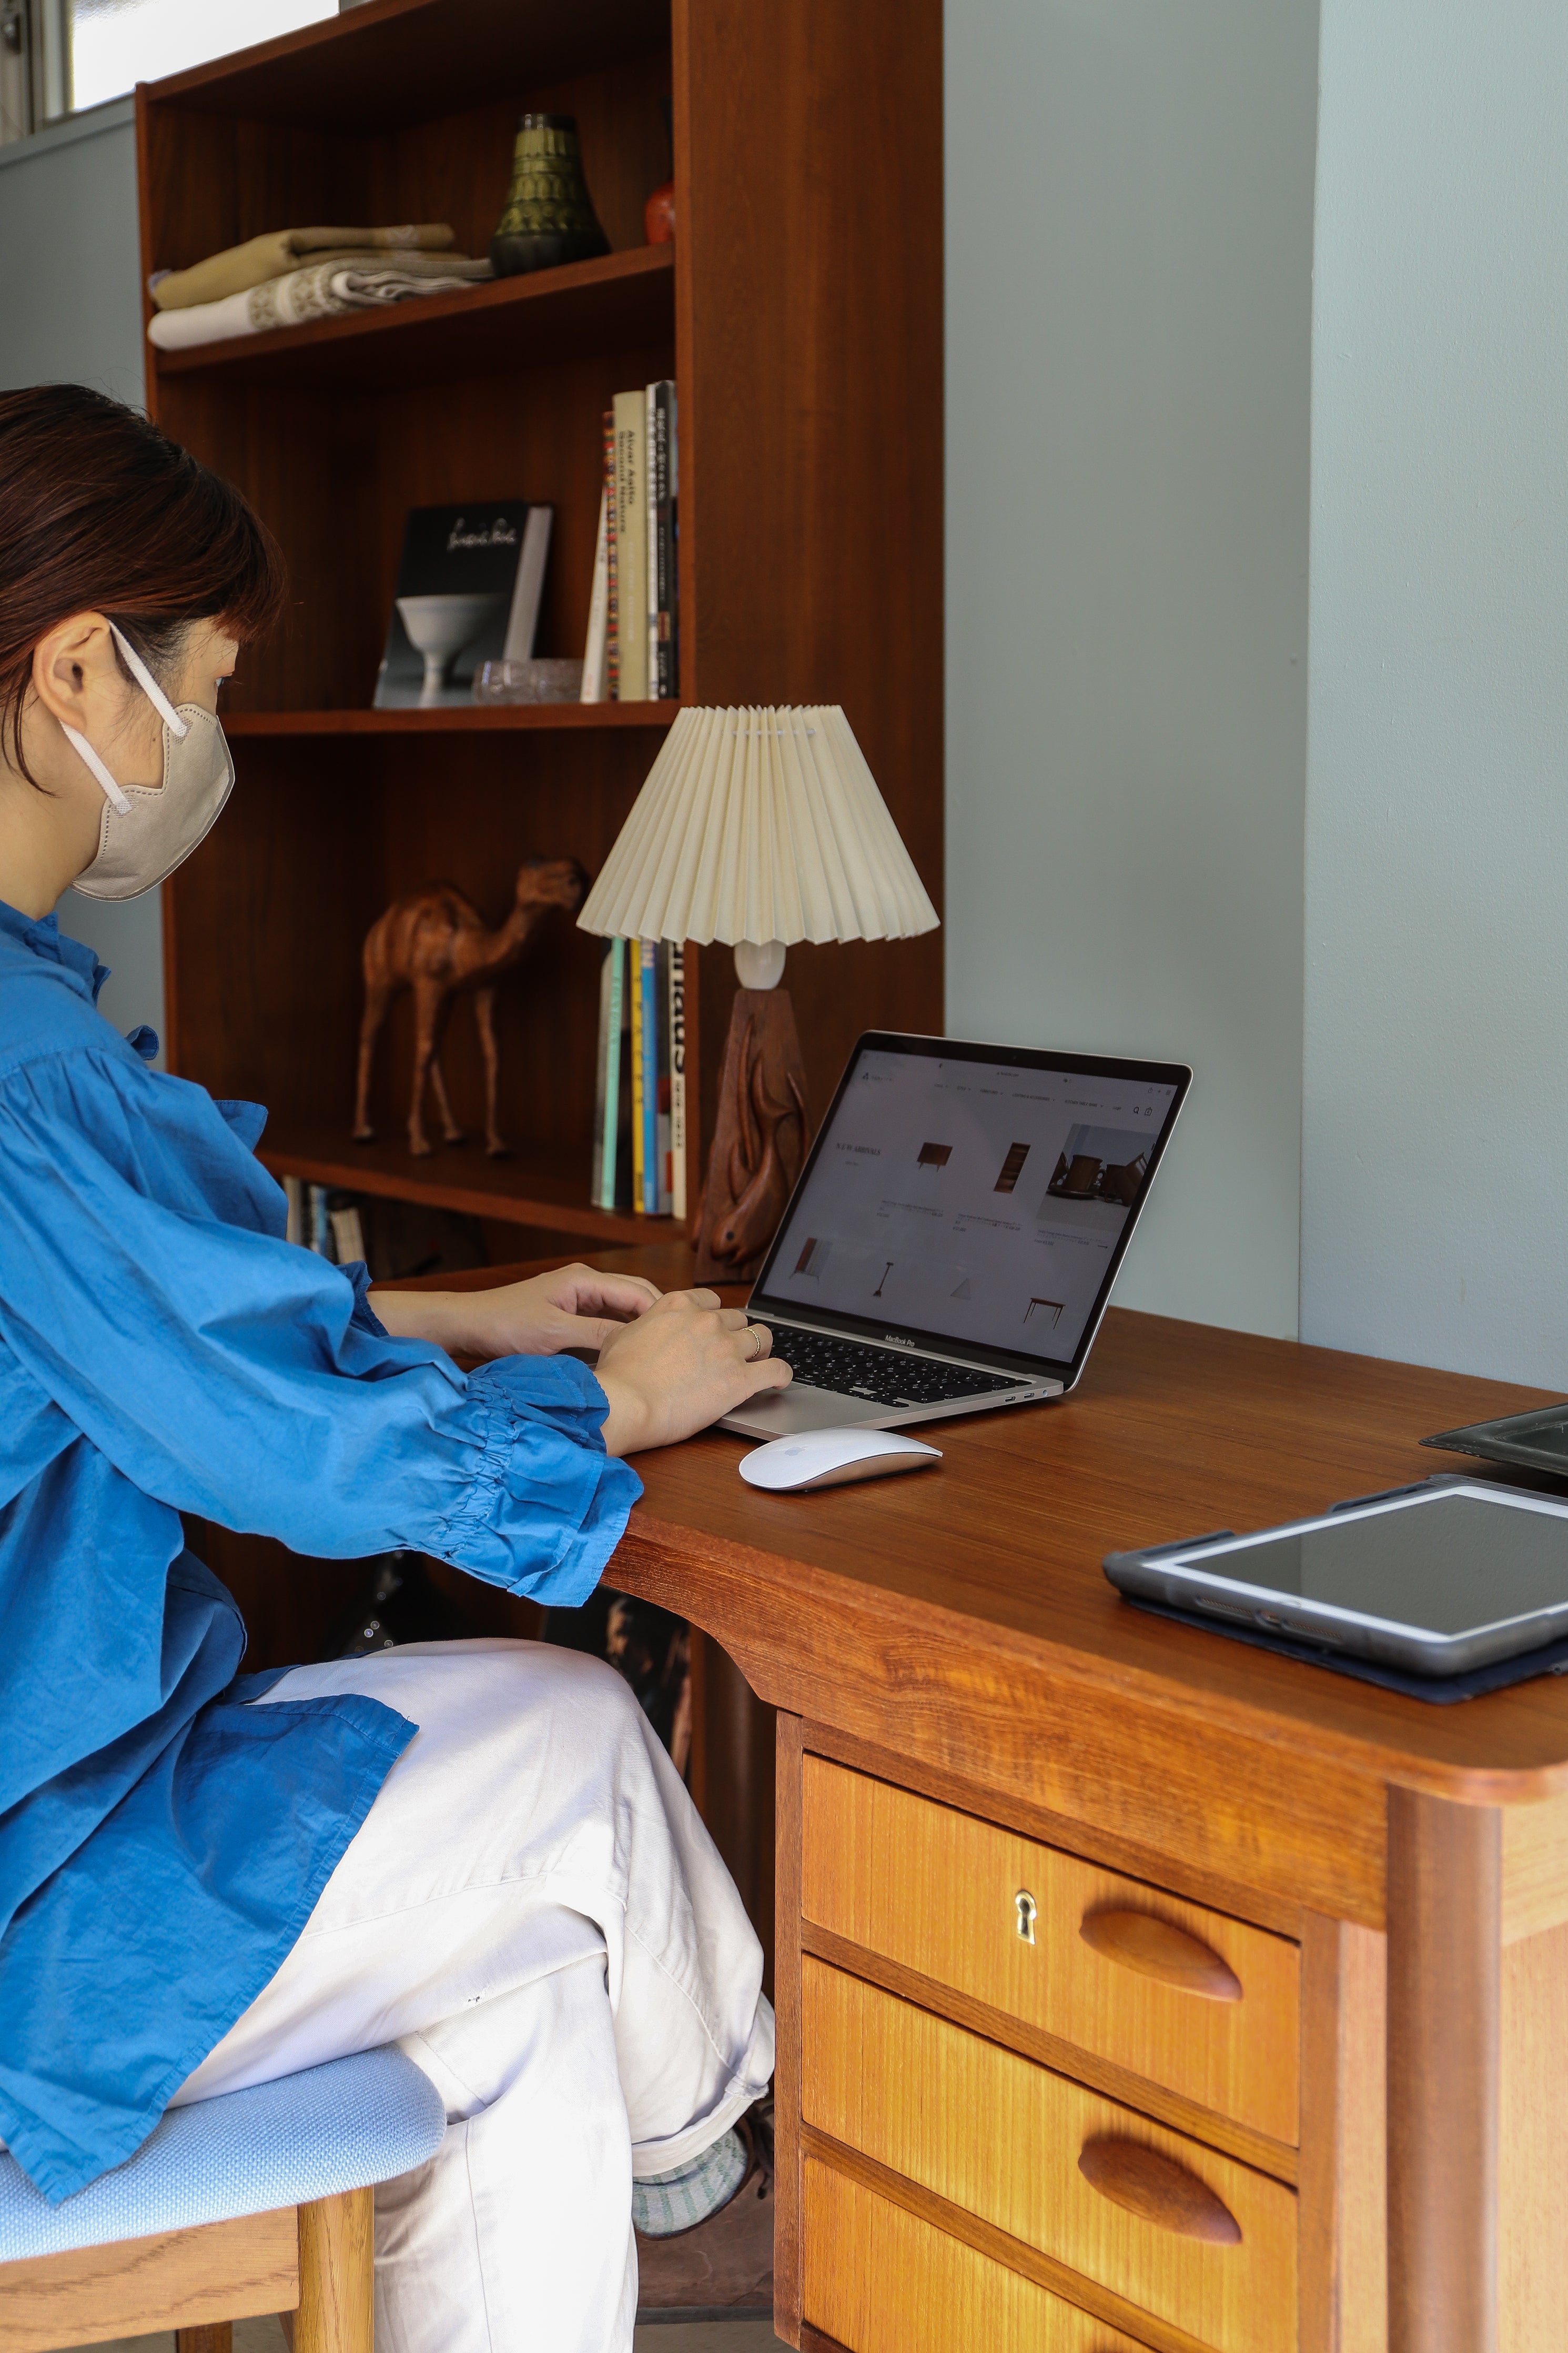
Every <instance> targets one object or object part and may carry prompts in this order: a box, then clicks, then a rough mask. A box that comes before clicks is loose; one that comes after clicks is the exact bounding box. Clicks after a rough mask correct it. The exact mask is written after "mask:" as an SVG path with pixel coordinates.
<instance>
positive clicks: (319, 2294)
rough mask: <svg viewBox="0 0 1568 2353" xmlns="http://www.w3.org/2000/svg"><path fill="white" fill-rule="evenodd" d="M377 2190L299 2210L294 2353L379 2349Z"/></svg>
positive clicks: (355, 2191) (358, 2191)
mask: <svg viewBox="0 0 1568 2353" xmlns="http://www.w3.org/2000/svg"><path fill="white" fill-rule="evenodd" d="M374 2310H375V2192H374V2189H347V2190H344V2192H343V2193H342V2196H341V2197H339V2198H322V2199H319V2200H317V2202H316V2203H315V2204H314V2205H313V2206H301V2207H300V2309H299V2311H298V2312H297V2313H296V2314H295V2316H294V2353H374V2344H375V2317H374Z"/></svg>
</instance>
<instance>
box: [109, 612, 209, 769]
mask: <svg viewBox="0 0 1568 2353" xmlns="http://www.w3.org/2000/svg"><path fill="white" fill-rule="evenodd" d="M109 631H110V636H111V637H112V638H113V639H114V642H115V644H116V645H117V646H118V647H119V648H120V650H121V653H122V654H123V655H124V657H125V667H126V668H127V670H129V671H130V672H131V675H132V678H133V679H134V680H135V681H136V683H137V685H138V686H139V687H140V688H141V689H142V693H143V694H144V695H145V696H146V698H147V700H148V702H150V703H151V704H152V706H153V710H154V711H155V712H157V714H158V716H159V718H160V719H161V720H162V721H163V724H164V726H165V727H166V728H167V729H168V730H169V732H170V733H171V734H172V735H173V736H174V737H175V739H176V740H178V738H179V737H180V736H182V735H188V734H189V733H190V732H191V726H190V722H189V720H188V719H182V718H181V716H180V714H179V712H177V711H176V710H175V709H174V704H173V703H172V702H170V701H169V698H168V696H167V695H166V694H165V693H164V691H163V688H162V687H161V686H160V685H159V683H158V681H157V680H156V679H155V678H154V677H153V673H152V671H151V670H149V669H148V667H147V665H146V663H145V662H144V661H143V660H142V657H141V655H140V654H139V653H138V652H137V650H136V649H135V647H134V646H133V645H132V642H131V640H130V638H128V637H127V636H126V635H125V632H124V631H123V629H117V628H115V626H114V624H113V622H112V621H110V625H109Z"/></svg>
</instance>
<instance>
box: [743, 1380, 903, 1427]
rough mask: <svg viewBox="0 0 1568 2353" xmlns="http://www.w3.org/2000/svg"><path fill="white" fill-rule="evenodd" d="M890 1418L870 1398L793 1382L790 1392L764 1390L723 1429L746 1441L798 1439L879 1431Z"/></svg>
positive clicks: (886, 1412) (883, 1408)
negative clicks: (818, 1433) (809, 1434)
mask: <svg viewBox="0 0 1568 2353" xmlns="http://www.w3.org/2000/svg"><path fill="white" fill-rule="evenodd" d="M887 1419H889V1413H888V1409H887V1408H886V1407H885V1406H879V1405H874V1404H873V1403H872V1401H871V1399H870V1398H852V1397H841V1396H839V1394H838V1392H837V1390H835V1389H814V1388H808V1387H807V1386H806V1384H805V1382H803V1381H792V1382H791V1383H790V1385H789V1387H788V1388H787V1389H764V1390H763V1394H762V1396H761V1397H754V1398H750V1399H749V1400H748V1401H747V1403H746V1404H744V1405H741V1406H737V1407H736V1408H735V1410H734V1412H733V1413H727V1414H725V1416H724V1418H723V1419H722V1420H721V1422H720V1424H719V1428H720V1429H721V1430H739V1431H740V1432H741V1433H742V1436H743V1437H746V1438H798V1437H799V1436H800V1433H801V1431H802V1430H863V1429H865V1428H867V1427H868V1426H869V1427H870V1428H872V1429H875V1428H876V1427H877V1426H878V1425H879V1423H881V1422H883V1421H886V1420H887Z"/></svg>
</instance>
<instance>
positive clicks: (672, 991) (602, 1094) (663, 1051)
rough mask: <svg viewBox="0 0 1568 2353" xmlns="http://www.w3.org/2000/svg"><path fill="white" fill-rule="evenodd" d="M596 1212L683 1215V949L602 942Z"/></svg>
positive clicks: (667, 943) (657, 943) (659, 943)
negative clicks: (605, 1210)
mask: <svg viewBox="0 0 1568 2353" xmlns="http://www.w3.org/2000/svg"><path fill="white" fill-rule="evenodd" d="M594 1093H595V1110H594V1173H593V1181H592V1186H591V1188H590V1195H589V1198H590V1199H591V1200H592V1202H593V1205H594V1207H595V1208H596V1209H620V1210H623V1211H624V1210H626V1209H632V1210H635V1211H637V1214H638V1215H639V1216H643V1217H649V1218H659V1217H663V1218H668V1217H674V1218H684V1217H685V1215H686V951H685V949H684V948H683V947H682V946H681V945H680V944H679V942H677V941H673V940H606V941H605V960H604V964H603V965H602V966H601V968H600V975H599V1056H598V1063H597V1068H596V1072H595V1090H594Z"/></svg>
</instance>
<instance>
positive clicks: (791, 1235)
mask: <svg viewBox="0 0 1568 2353" xmlns="http://www.w3.org/2000/svg"><path fill="white" fill-rule="evenodd" d="M1192 1075H1193V1074H1192V1072H1191V1071H1189V1070H1188V1069H1187V1068H1186V1067H1185V1065H1184V1063H1180V1062H1133V1061H1123V1060H1113V1059H1111V1058H1110V1057H1108V1056H1105V1055H1097V1054H1047V1053H1036V1052H1033V1051H1030V1050H1026V1049H1023V1048H1019V1047H1013V1046H979V1045H971V1044H966V1043H965V1042H963V1040H962V1039H953V1038H904V1037H899V1036H896V1035H894V1034H893V1033H891V1032H889V1031H886V1030H868V1032H867V1034H866V1036H865V1037H863V1038H862V1039H860V1042H859V1044H858V1046H857V1047H856V1049H855V1051H854V1052H853V1054H852V1055H851V1056H850V1058H849V1067H848V1069H847V1071H845V1073H844V1076H843V1078H842V1079H841V1080H840V1081H839V1082H838V1092H837V1094H836V1095H835V1096H834V1098H833V1102H832V1105H831V1107H830V1108H829V1111H828V1113H827V1116H826V1119H825V1120H824V1121H823V1123H822V1126H821V1129H820V1130H819V1132H818V1134H817V1138H816V1143H815V1144H814V1145H813V1146H812V1150H811V1156H810V1158H809V1159H808V1160H807V1162H806V1164H805V1168H804V1169H803V1170H802V1171H801V1176H800V1182H799V1183H798V1184H797V1185H796V1187H795V1192H794V1194H793V1195H792V1197H791V1199H790V1204H789V1207H788V1208H787V1209H786V1210H785V1211H784V1219H783V1221H782V1223H781V1224H780V1227H779V1229H778V1233H777V1235H776V1236H775V1237H774V1240H773V1248H772V1250H770V1251H769V1253H768V1256H767V1260H766V1261H765V1263H764V1265H763V1271H762V1272H761V1274H759V1276H758V1277H757V1281H756V1284H755V1287H754V1288H753V1290H752V1296H751V1299H750V1302H749V1303H748V1308H747V1312H748V1314H750V1316H751V1318H752V1322H753V1323H757V1324H767V1326H768V1327H769V1330H770V1331H771V1332H772V1334H773V1355H774V1356H781V1357H783V1358H784V1362H785V1363H786V1364H788V1365H789V1366H792V1368H793V1370H794V1373H795V1378H794V1380H793V1381H792V1382H791V1383H790V1386H789V1388H787V1389H784V1390H771V1391H768V1392H767V1393H766V1394H764V1395H763V1396H762V1397H759V1398H752V1401H751V1402H750V1404H748V1405H744V1406H741V1407H739V1408H738V1409H736V1411H735V1412H733V1413H731V1414H726V1415H725V1416H724V1419H723V1421H722V1423H721V1428H722V1429H725V1430H740V1431H742V1432H743V1433H744V1435H745V1436H747V1437H749V1438H784V1437H788V1436H791V1435H793V1434H795V1433H797V1432H799V1431H801V1430H824V1429H836V1428H845V1427H855V1426H858V1427H860V1428H863V1429H871V1430H891V1429H894V1428H901V1427H902V1426H903V1425H904V1424H905V1423H907V1422H914V1421H935V1420H938V1419H942V1417H944V1416H946V1415H949V1414H957V1413H984V1411H985V1410H986V1409H988V1408H989V1407H992V1406H999V1405H1024V1404H1027V1403H1031V1402H1034V1401H1037V1400H1038V1399H1040V1398H1053V1397H1060V1396H1062V1395H1063V1393H1064V1392H1065V1391H1066V1390H1068V1389H1070V1388H1072V1386H1073V1384H1074V1383H1075V1382H1076V1381H1077V1379H1078V1377H1079V1374H1080V1373H1081V1372H1082V1370H1083V1367H1084V1363H1085V1360H1086V1359H1087V1357H1088V1356H1089V1349H1090V1347H1091V1345H1093V1341H1094V1335H1095V1333H1096V1332H1097V1331H1098V1330H1099V1328H1100V1317H1101V1316H1102V1315H1103V1314H1104V1313H1105V1308H1106V1303H1107V1301H1108V1300H1109V1299H1110V1287H1111V1284H1112V1283H1113V1282H1115V1280H1116V1271H1117V1269H1118V1267H1119V1266H1120V1265H1121V1260H1122V1256H1123V1253H1124V1252H1125V1250H1126V1249H1127V1245H1128V1243H1129V1242H1130V1241H1131V1239H1132V1229H1133V1228H1134V1226H1135V1225H1136V1224H1137V1222H1138V1219H1139V1215H1140V1213H1141V1211H1142V1208H1143V1204H1144V1202H1145V1201H1146V1200H1147V1199H1148V1198H1149V1187H1150V1185H1151V1184H1152V1181H1153V1176H1154V1171H1155V1169H1156V1168H1157V1167H1158V1166H1159V1165H1160V1156H1161V1155H1162V1154H1163V1151H1164V1149H1165V1145H1166V1142H1167V1140H1168V1139H1169V1136H1170V1134H1171V1130H1172V1128H1173V1126H1174V1124H1175V1120H1176V1114H1177V1113H1178V1112H1179V1111H1180V1109H1181V1106H1182V1100H1183V1098H1184V1095H1185V1093H1186V1091H1187V1088H1188V1086H1189V1084H1190V1083H1191V1081H1192Z"/></svg>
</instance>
